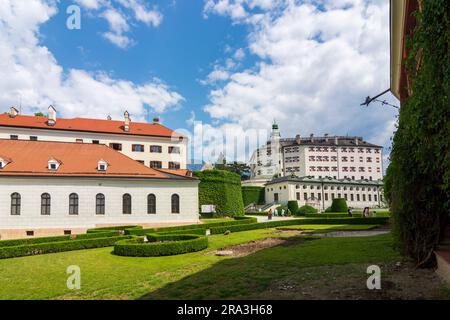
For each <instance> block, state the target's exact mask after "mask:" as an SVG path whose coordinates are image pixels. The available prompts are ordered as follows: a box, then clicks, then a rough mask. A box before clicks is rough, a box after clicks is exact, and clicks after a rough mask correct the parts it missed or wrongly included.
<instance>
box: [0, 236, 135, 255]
mask: <svg viewBox="0 0 450 320" xmlns="http://www.w3.org/2000/svg"><path fill="white" fill-rule="evenodd" d="M129 237H130V236H115V237H106V238H94V239H83V240H68V241H56V242H47V243H35V244H26V245H19V246H8V247H1V248H0V259H5V258H14V257H23V256H30V255H36V254H44V253H55V252H63V251H72V250H82V249H91V248H101V247H109V246H112V245H114V243H116V242H117V241H119V240H122V239H126V238H129Z"/></svg>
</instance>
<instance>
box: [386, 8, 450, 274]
mask: <svg viewBox="0 0 450 320" xmlns="http://www.w3.org/2000/svg"><path fill="white" fill-rule="evenodd" d="M421 4H422V8H421V11H419V12H416V13H415V16H416V19H417V25H416V27H415V29H414V32H413V34H412V36H411V37H409V38H408V41H407V48H408V50H409V54H408V58H407V61H406V66H407V70H408V78H409V79H408V80H409V83H410V93H411V94H410V96H409V97H408V98H407V99H406V100H405V101H404V103H403V104H402V106H401V109H400V113H399V118H398V124H397V125H398V128H397V131H396V133H395V136H394V138H393V146H392V152H391V155H390V158H391V159H390V160H391V163H390V165H389V167H388V169H387V173H386V178H385V191H386V196H387V198H388V200H389V202H390V207H391V212H392V217H393V225H394V235H395V238H396V243H397V244H398V247H399V248H400V249H401V250H402V251H403V252H404V253H405V254H407V255H409V256H410V257H412V258H414V259H415V261H416V262H417V265H418V266H429V265H431V264H432V263H433V262H434V260H433V250H434V249H435V248H436V246H437V245H438V243H439V241H440V240H441V239H442V236H443V234H444V232H443V230H444V228H445V226H446V225H447V223H448V218H449V212H450V200H449V199H450V197H449V196H450V186H449V182H450V122H449V114H450V98H449V97H450V79H449V78H450V51H449V43H450V29H449V26H450V21H449V4H448V0H428V1H422V2H421Z"/></svg>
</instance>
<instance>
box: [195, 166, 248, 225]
mask: <svg viewBox="0 0 450 320" xmlns="http://www.w3.org/2000/svg"><path fill="white" fill-rule="evenodd" d="M194 176H195V177H197V178H199V179H200V183H199V185H198V197H199V206H200V207H201V206H202V205H205V204H213V205H215V206H216V212H215V213H214V215H213V216H214V217H225V216H229V217H233V216H243V215H244V202H243V200H242V189H241V177H240V176H239V175H238V174H235V173H232V172H229V171H224V170H205V171H196V172H194Z"/></svg>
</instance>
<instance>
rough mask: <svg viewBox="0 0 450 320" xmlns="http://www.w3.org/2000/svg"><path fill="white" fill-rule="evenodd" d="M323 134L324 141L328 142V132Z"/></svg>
mask: <svg viewBox="0 0 450 320" xmlns="http://www.w3.org/2000/svg"><path fill="white" fill-rule="evenodd" d="M323 136H324V137H325V142H328V133H325V134H324V135H323Z"/></svg>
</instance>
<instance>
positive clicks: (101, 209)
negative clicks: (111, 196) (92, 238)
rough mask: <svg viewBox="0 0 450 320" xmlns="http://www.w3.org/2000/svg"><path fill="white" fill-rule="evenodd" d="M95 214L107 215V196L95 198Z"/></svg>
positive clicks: (101, 195) (102, 195)
mask: <svg viewBox="0 0 450 320" xmlns="http://www.w3.org/2000/svg"><path fill="white" fill-rule="evenodd" d="M95 214H102V215H103V214H105V195H104V194H103V193H99V194H97V195H96V196H95Z"/></svg>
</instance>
